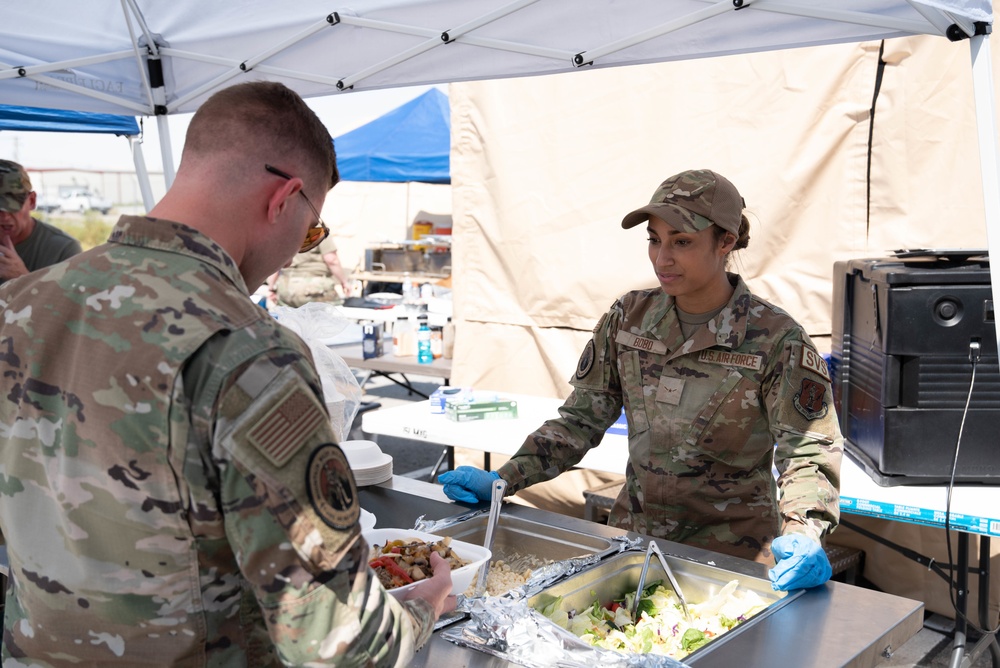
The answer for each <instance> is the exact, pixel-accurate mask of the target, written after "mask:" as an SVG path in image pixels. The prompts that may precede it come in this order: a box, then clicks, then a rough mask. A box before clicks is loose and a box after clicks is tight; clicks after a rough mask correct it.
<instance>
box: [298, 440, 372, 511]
mask: <svg viewBox="0 0 1000 668" xmlns="http://www.w3.org/2000/svg"><path fill="white" fill-rule="evenodd" d="M306 470H307V473H306V487H307V489H308V490H309V502H310V503H311V504H312V507H313V510H315V511H316V514H317V515H319V516H320V518H321V519H322V520H323V521H324V522H326V524H327V525H329V526H331V527H333V528H334V529H340V530H344V529H350V528H351V527H352V526H354V524H355V523H356V522H357V521H358V519H359V518H360V517H361V505H360V504H359V502H358V488H357V485H355V483H354V474H353V473H351V468H350V466H348V464H347V457H346V456H344V451H343V450H341V449H340V447H339V446H338V445H336V444H334V443H325V444H323V445H321V446H319V447H318V448H316V449H315V450H314V451H313V453H312V455H310V457H309V466H308V468H307V469H306Z"/></svg>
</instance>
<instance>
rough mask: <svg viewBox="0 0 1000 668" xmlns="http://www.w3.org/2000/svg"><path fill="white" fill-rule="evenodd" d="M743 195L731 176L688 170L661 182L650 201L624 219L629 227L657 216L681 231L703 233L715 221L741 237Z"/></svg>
mask: <svg viewBox="0 0 1000 668" xmlns="http://www.w3.org/2000/svg"><path fill="white" fill-rule="evenodd" d="M743 207H744V202H743V197H742V196H741V195H740V192H739V191H738V190H737V189H736V186H734V185H733V184H732V183H731V182H730V181H729V179H727V178H726V177H724V176H722V175H721V174H716V173H715V172H713V171H711V170H709V169H689V170H687V171H683V172H681V173H680V174H675V175H673V176H671V177H670V178H669V179H667V180H666V181H664V182H663V183H661V184H660V187H659V188H657V189H656V192H654V193H653V197H652V198H650V200H649V204H647V205H646V206H644V207H640V208H638V209H636V210H635V211H633V212H631V213H629V214H628V215H627V216H625V218H623V219H622V227H623V228H625V229H626V230H627V229H629V228H630V227H635V226H636V225H638V224H639V223H642V222H644V221H646V220H649V217H650V216H655V217H657V218H659V219H661V220H663V221H664V222H666V223H667V224H668V225H670V226H671V227H673V228H674V229H675V230H677V231H678V232H692V233H695V232H700V231H701V230H704V229H706V228H708V227H711V226H712V225H713V224H715V225H718V226H719V227H721V228H722V229H724V230H726V231H728V232H732V233H733V234H735V235H737V236H739V233H740V221H741V219H742V216H743Z"/></svg>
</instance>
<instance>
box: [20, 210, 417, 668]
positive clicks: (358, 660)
mask: <svg viewBox="0 0 1000 668" xmlns="http://www.w3.org/2000/svg"><path fill="white" fill-rule="evenodd" d="M0 307H2V308H3V309H5V314H6V318H5V320H4V321H3V322H2V323H0V369H2V373H3V377H4V379H5V383H4V385H5V388H6V391H5V393H4V395H3V397H2V398H0V499H2V500H0V531H2V536H0V538H2V539H4V540H6V542H7V546H8V554H9V559H10V584H9V587H8V596H7V611H6V615H5V618H4V642H3V659H4V665H5V666H7V665H32V666H63V665H66V666H69V665H83V664H86V665H108V664H111V663H116V664H117V665H141V664H157V665H175V666H270V665H280V664H282V663H283V664H287V665H310V666H321V665H322V666H342V665H345V666H346V665H351V666H354V665H380V666H381V665H406V664H407V663H408V661H409V659H410V657H411V656H412V654H413V652H414V651H415V649H416V648H417V647H419V646H420V645H421V644H422V643H423V642H425V641H426V639H427V638H428V637H429V635H430V632H431V630H432V629H431V627H432V624H433V611H432V610H431V609H430V604H429V603H427V602H425V601H422V600H418V601H409V602H407V603H405V604H400V603H399V602H397V601H396V600H395V599H394V598H392V597H391V596H389V595H388V594H386V592H385V590H384V589H383V588H382V587H381V586H380V585H379V584H378V582H377V579H376V578H373V577H370V571H369V569H368V567H367V558H368V548H367V546H366V545H365V544H363V541H361V540H360V539H359V538H360V527H359V524H358V518H359V514H360V509H359V506H358V497H357V488H356V486H355V483H354V477H353V475H352V474H351V472H350V470H349V468H348V466H347V461H346V459H345V457H344V455H343V453H342V452H341V450H340V448H339V447H338V446H337V445H335V441H336V440H337V439H336V436H335V435H334V433H333V431H332V428H331V426H330V423H329V419H328V416H327V414H326V411H325V408H324V404H323V399H322V394H321V389H320V382H319V379H318V378H317V376H316V372H315V369H314V367H313V364H312V359H311V357H310V355H309V352H308V348H307V347H306V345H305V344H304V343H303V342H302V341H301V340H300V339H298V338H297V337H296V336H295V335H294V334H292V333H291V332H290V331H289V330H287V329H286V328H284V327H281V326H279V325H278V324H277V323H276V321H275V320H274V319H273V318H271V317H270V316H269V315H268V314H267V313H266V312H265V311H264V310H263V309H261V308H259V307H258V306H256V305H254V304H253V303H252V302H251V301H250V299H249V296H248V292H247V288H246V285H245V284H244V282H243V279H242V277H241V275H240V273H239V272H238V270H237V268H236V267H235V266H234V264H233V261H232V259H231V258H230V257H229V256H228V255H227V254H226V253H225V251H223V250H222V249H221V248H220V247H219V246H218V245H217V244H215V243H214V242H213V241H212V240H211V239H209V238H207V237H205V236H203V235H202V234H200V233H199V232H197V231H195V230H193V229H191V228H188V227H186V226H184V225H180V224H177V223H171V222H169V221H162V220H159V221H158V220H155V219H151V218H142V217H133V216H124V217H122V219H121V220H120V221H119V223H118V224H117V226H116V227H115V229H114V231H113V232H112V235H111V238H110V239H109V242H108V243H107V244H105V245H103V246H101V247H98V248H95V249H93V250H92V251H88V252H86V253H83V254H81V255H77V256H75V257H74V258H72V259H70V260H69V261H67V262H65V263H63V264H59V265H55V266H53V267H49V268H47V269H43V270H40V271H38V272H36V273H34V274H31V275H29V276H26V277H24V278H23V279H19V280H18V281H12V282H11V283H9V284H7V285H5V286H3V287H2V288H0ZM14 658H17V659H21V661H15V660H13V659H14Z"/></svg>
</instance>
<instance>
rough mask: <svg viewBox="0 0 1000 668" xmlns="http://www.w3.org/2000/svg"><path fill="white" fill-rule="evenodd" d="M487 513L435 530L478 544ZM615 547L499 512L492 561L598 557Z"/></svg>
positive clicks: (609, 541)
mask: <svg viewBox="0 0 1000 668" xmlns="http://www.w3.org/2000/svg"><path fill="white" fill-rule="evenodd" d="M488 521H489V517H488V516H487V515H478V516H476V517H472V518H470V519H467V520H463V521H461V522H458V523H456V524H453V525H451V526H448V527H444V528H441V529H435V531H434V532H435V533H438V534H441V535H443V536H451V537H452V538H455V539H456V540H462V541H465V542H466V543H474V544H476V545H482V544H483V541H484V540H485V539H486V524H487V522H488ZM616 549H618V548H617V546H616V544H615V543H613V542H612V541H611V540H609V539H607V538H601V537H600V536H592V535H589V534H585V533H580V532H578V531H572V530H569V529H562V528H559V527H555V526H552V525H550V524H542V523H540V522H534V521H532V520H527V519H523V518H520V517H513V516H511V515H503V514H501V515H500V521H499V522H498V523H497V528H496V533H495V535H494V538H493V560H494V561H497V560H502V561H505V562H507V563H511V562H513V563H514V564H518V563H520V562H523V561H524V560H525V558H527V557H534V558H535V559H538V560H541V561H543V562H553V561H563V560H565V559H575V558H577V557H586V556H590V555H594V554H596V555H599V556H601V557H603V556H605V555H607V554H610V553H611V552H613V551H615V550H616Z"/></svg>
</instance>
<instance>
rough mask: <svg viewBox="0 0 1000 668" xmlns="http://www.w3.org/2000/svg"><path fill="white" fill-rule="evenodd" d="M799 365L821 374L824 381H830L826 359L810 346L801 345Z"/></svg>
mask: <svg viewBox="0 0 1000 668" xmlns="http://www.w3.org/2000/svg"><path fill="white" fill-rule="evenodd" d="M799 366H800V367H802V368H803V369H809V370H810V371H812V372H813V373H816V374H818V375H819V376H821V377H822V378H823V379H824V380H825V381H826V382H828V383H829V382H830V371H829V369H827V367H826V360H824V359H823V357H822V355H820V354H819V353H818V352H816V351H815V350H813V349H812V348H806V347H805V346H803V347H802V357H801V358H800V359H799Z"/></svg>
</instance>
